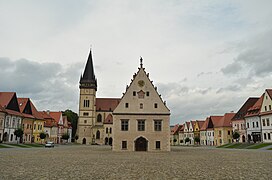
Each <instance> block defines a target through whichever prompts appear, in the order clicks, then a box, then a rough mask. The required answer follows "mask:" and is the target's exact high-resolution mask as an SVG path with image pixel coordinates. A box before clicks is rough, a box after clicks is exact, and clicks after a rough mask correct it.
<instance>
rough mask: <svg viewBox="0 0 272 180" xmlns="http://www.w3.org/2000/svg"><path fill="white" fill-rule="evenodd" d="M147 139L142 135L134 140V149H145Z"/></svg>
mask: <svg viewBox="0 0 272 180" xmlns="http://www.w3.org/2000/svg"><path fill="white" fill-rule="evenodd" d="M147 147H148V141H147V140H146V139H145V138H144V137H139V138H137V139H136V140H135V151H147Z"/></svg>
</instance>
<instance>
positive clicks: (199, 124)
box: [196, 120, 205, 129]
mask: <svg viewBox="0 0 272 180" xmlns="http://www.w3.org/2000/svg"><path fill="white" fill-rule="evenodd" d="M196 122H197V123H198V127H199V129H201V127H202V126H203V124H204V123H205V120H196Z"/></svg>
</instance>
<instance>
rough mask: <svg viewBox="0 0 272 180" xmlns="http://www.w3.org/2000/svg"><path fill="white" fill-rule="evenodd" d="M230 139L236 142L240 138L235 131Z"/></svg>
mask: <svg viewBox="0 0 272 180" xmlns="http://www.w3.org/2000/svg"><path fill="white" fill-rule="evenodd" d="M232 138H233V139H234V140H236V142H238V139H239V138H240V134H239V133H238V132H237V131H235V132H234V133H233V135H232Z"/></svg>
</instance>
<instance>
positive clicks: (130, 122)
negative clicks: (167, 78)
mask: <svg viewBox="0 0 272 180" xmlns="http://www.w3.org/2000/svg"><path fill="white" fill-rule="evenodd" d="M148 76H149V75H148V74H147V73H146V72H145V68H143V64H142V59H141V66H140V68H139V70H138V72H137V73H136V74H135V75H134V76H133V79H132V82H131V83H130V85H129V86H128V87H127V89H126V92H125V94H124V95H123V97H122V99H121V101H120V103H119V104H118V106H117V107H116V109H115V110H114V111H113V140H114V141H113V150H114V151H158V150H162V151H170V141H169V140H170V136H169V135H170V134H169V132H170V125H169V121H170V110H169V109H168V108H167V107H166V105H165V103H164V102H163V100H162V99H161V96H160V95H159V94H158V92H157V88H156V87H155V86H154V85H153V83H152V82H151V81H150V79H149V77H148Z"/></svg>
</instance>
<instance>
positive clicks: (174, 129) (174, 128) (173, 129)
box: [171, 124, 180, 134]
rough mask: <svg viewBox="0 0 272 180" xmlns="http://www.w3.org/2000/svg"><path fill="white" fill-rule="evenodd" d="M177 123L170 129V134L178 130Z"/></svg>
mask: <svg viewBox="0 0 272 180" xmlns="http://www.w3.org/2000/svg"><path fill="white" fill-rule="evenodd" d="M179 127H180V126H179V124H176V125H175V126H174V127H173V128H172V129H171V134H176V133H177V132H178V131H179Z"/></svg>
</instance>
